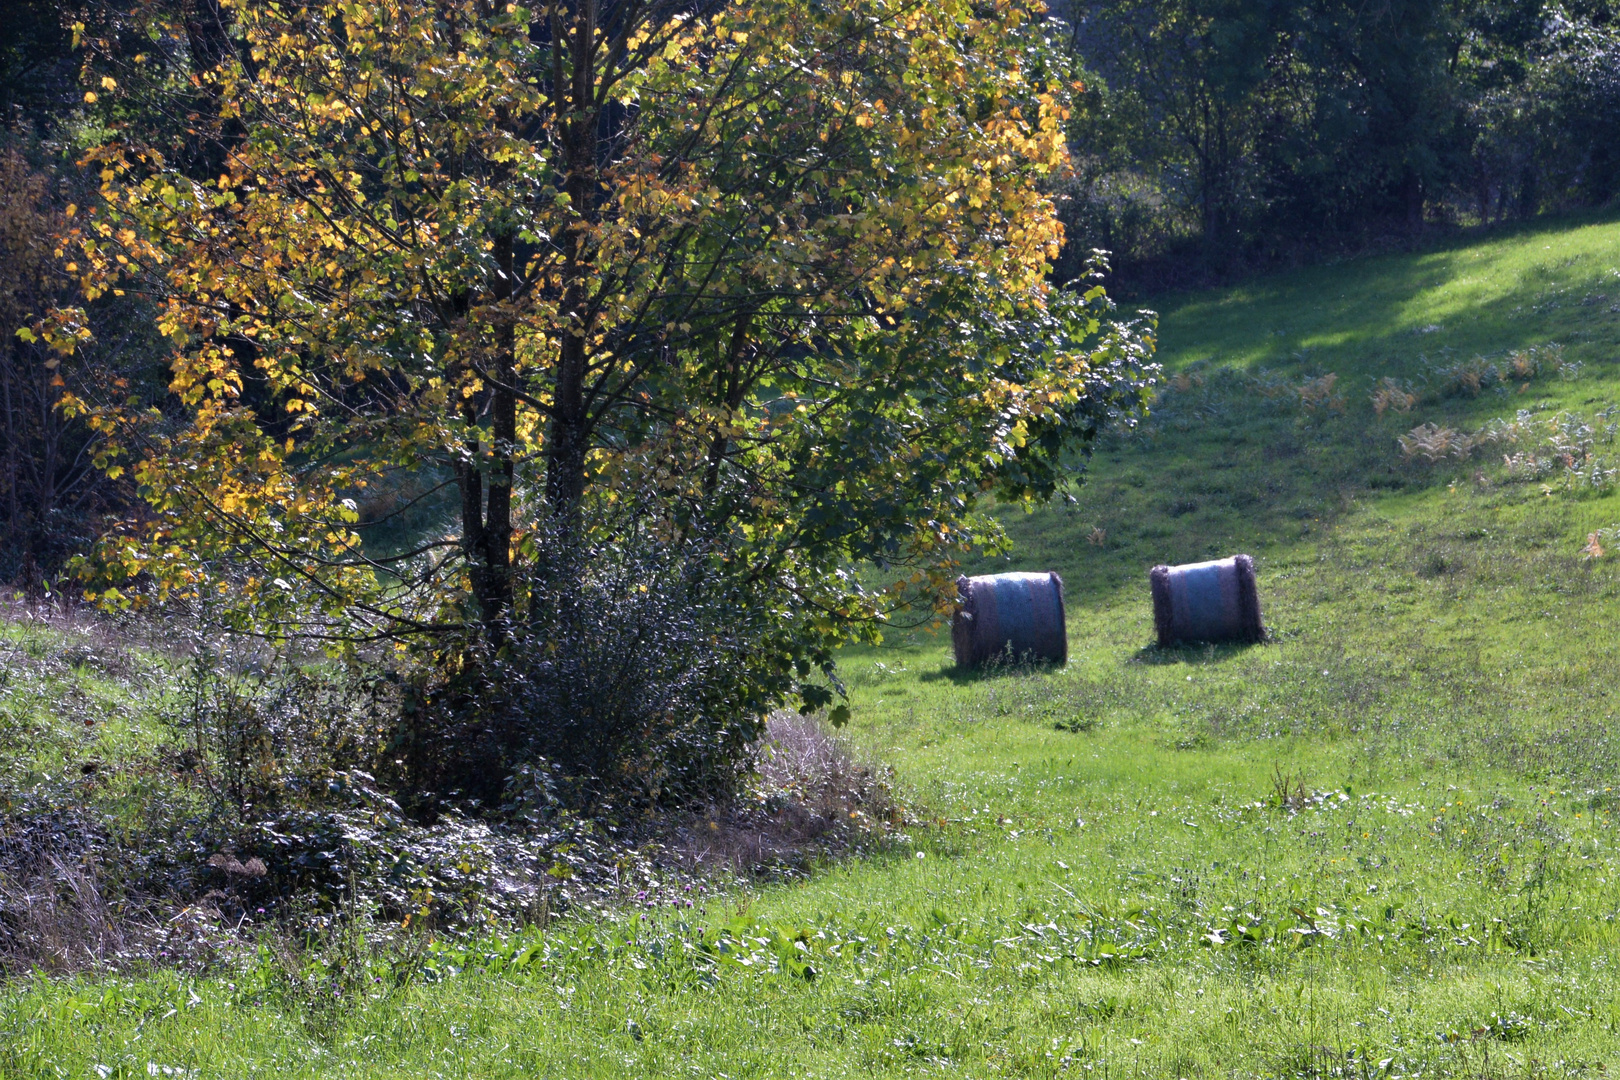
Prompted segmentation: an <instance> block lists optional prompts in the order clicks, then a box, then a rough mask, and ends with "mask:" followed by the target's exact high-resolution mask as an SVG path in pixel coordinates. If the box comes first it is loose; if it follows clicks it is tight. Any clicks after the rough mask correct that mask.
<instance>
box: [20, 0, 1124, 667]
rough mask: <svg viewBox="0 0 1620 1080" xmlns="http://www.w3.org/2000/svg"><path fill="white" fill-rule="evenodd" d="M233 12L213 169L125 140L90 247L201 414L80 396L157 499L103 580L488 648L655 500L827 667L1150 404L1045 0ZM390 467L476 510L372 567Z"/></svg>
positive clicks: (112, 459)
mask: <svg viewBox="0 0 1620 1080" xmlns="http://www.w3.org/2000/svg"><path fill="white" fill-rule="evenodd" d="M227 10H228V11H229V12H230V13H231V14H232V16H233V17H234V29H233V34H234V35H235V44H236V48H234V49H233V50H227V51H224V52H222V54H221V55H220V58H219V60H218V62H217V63H214V64H213V65H212V66H209V67H207V68H206V69H205V70H204V71H203V74H202V75H201V77H200V82H201V83H202V84H203V86H204V87H205V90H206V93H205V94H204V95H203V96H204V97H206V98H207V99H208V100H209V102H211V103H217V110H215V108H214V105H213V104H210V106H209V108H208V109H201V108H199V110H198V112H197V114H196V123H198V124H204V125H206V124H207V123H209V117H210V116H211V115H214V114H215V113H216V111H217V117H218V121H217V123H215V124H214V126H213V127H212V128H211V129H210V131H211V134H210V138H211V139H212V141H213V144H214V145H216V146H217V147H218V148H219V160H220V161H221V163H222V165H221V171H220V174H219V175H218V176H217V177H215V178H212V179H211V180H210V181H208V182H202V181H200V180H197V179H194V178H192V177H190V176H188V175H187V173H186V171H185V170H184V169H182V168H180V167H177V166H175V165H173V164H171V162H170V159H169V158H168V157H166V156H165V153H164V150H163V148H162V147H160V146H156V145H151V144H143V143H142V142H141V140H140V139H139V137H138V136H139V132H137V131H125V132H123V133H121V137H120V138H119V139H118V140H117V141H114V142H109V143H108V144H107V145H105V146H103V147H101V148H100V149H99V150H97V151H96V152H95V153H94V154H93V155H92V158H93V160H94V162H95V164H96V166H97V167H99V169H100V170H101V175H102V177H103V179H104V181H105V183H104V186H103V189H102V201H101V203H100V205H98V206H95V207H92V208H89V209H88V210H86V211H84V212H83V213H82V214H81V216H80V217H79V218H78V219H77V223H76V225H75V226H74V228H73V230H72V231H71V235H70V237H69V240H70V243H71V245H72V246H73V250H74V252H75V259H76V262H75V264H74V272H75V273H77V274H78V275H79V276H80V278H81V283H82V286H83V289H84V291H85V293H86V295H87V296H90V297H92V298H94V297H96V296H98V295H100V294H102V293H105V292H106V291H108V290H112V289H126V288H127V289H133V290H136V291H140V292H143V293H145V294H147V295H150V296H151V297H152V298H153V299H154V300H155V302H157V303H158V304H159V306H160V316H159V325H160V327H161V328H162V330H163V332H164V333H165V335H167V337H168V339H169V341H170V342H171V343H172V348H173V354H172V372H173V381H172V389H173V391H174V393H175V394H176V395H178V398H179V400H180V401H181V402H182V403H183V405H184V408H185V410H186V423H185V424H184V425H183V426H181V427H180V428H179V429H178V430H174V431H171V432H164V431H160V430H157V428H156V427H155V426H153V425H151V424H149V423H147V422H146V421H145V419H144V418H143V415H142V414H138V413H135V412H132V411H131V410H128V409H124V408H120V407H117V406H116V405H110V406H97V405H96V404H95V403H93V402H89V401H84V400H79V399H75V400H74V401H73V402H72V403H71V407H72V408H75V409H81V410H84V411H86V412H87V413H89V414H90V415H91V416H92V417H93V419H94V422H95V423H96V424H97V425H98V426H99V427H100V428H101V430H103V431H105V432H106V433H108V434H109V436H110V437H115V438H116V439H117V440H118V442H117V449H116V450H114V451H110V452H109V453H108V454H106V455H105V456H104V461H105V464H106V465H107V466H108V468H109V470H110V471H113V472H115V473H116V472H118V471H119V470H122V469H125V468H130V469H132V471H133V473H134V475H135V477H136V479H137V480H138V482H139V484H140V488H141V491H142V492H143V494H144V495H145V497H146V498H147V500H148V501H149V502H150V504H151V506H152V507H153V509H154V511H155V520H154V524H153V525H152V526H151V528H150V529H147V530H144V531H141V532H130V533H126V534H123V535H120V536H117V537H115V538H112V539H111V540H110V541H109V542H108V544H107V545H105V547H104V550H103V552H102V558H101V560H100V562H99V564H98V565H99V566H100V567H101V568H102V571H103V572H104V573H105V574H106V575H107V580H105V581H104V583H103V585H104V587H103V588H101V589H100V591H99V595H100V596H101V598H102V599H104V600H107V601H110V602H113V603H119V602H126V601H128V600H129V599H130V596H129V595H126V594H127V593H128V592H129V589H128V584H127V582H129V581H136V580H139V581H145V582H148V583H149V585H150V589H149V591H148V595H151V596H154V597H160V596H163V595H170V594H173V593H175V592H180V593H193V594H194V593H198V592H201V591H210V592H219V591H228V592H229V593H230V594H231V595H232V596H233V597H234V598H236V599H237V600H238V601H240V605H239V610H240V611H241V612H243V613H244V617H246V614H247V613H249V612H251V613H252V615H253V617H254V618H256V619H262V620H265V622H264V623H263V625H265V626H268V627H271V628H273V631H274V632H279V633H305V634H310V635H313V636H319V637H326V638H328V639H331V640H334V641H341V642H353V641H357V640H361V639H364V638H367V637H376V636H384V637H392V638H400V637H404V638H410V637H426V638H433V637H435V636H437V635H447V634H448V635H462V636H463V637H465V635H468V634H472V635H474V636H476V637H477V639H478V640H479V641H481V642H482V643H483V644H484V646H486V647H487V648H489V649H493V650H495V651H497V652H499V651H500V650H503V649H510V648H514V647H518V646H519V645H520V644H521V643H522V642H524V641H525V634H526V627H527V626H529V625H530V623H531V622H532V619H533V616H534V615H535V611H534V610H533V607H534V604H535V602H536V600H535V597H536V596H537V595H540V593H541V592H543V593H545V594H546V595H552V594H554V593H555V591H556V589H555V582H549V583H548V584H547V585H546V587H545V589H543V590H539V591H537V590H536V589H534V588H532V587H531V586H532V584H533V582H534V581H535V577H534V575H535V574H536V573H537V572H539V571H540V570H543V569H544V567H545V566H547V565H551V564H553V563H555V564H556V565H564V564H566V565H574V563H573V562H571V561H570V560H568V559H561V560H556V559H552V558H551V554H550V552H551V548H552V547H553V546H554V545H555V544H556V543H558V542H559V540H558V538H559V537H561V538H563V540H562V541H561V542H565V543H566V542H573V541H577V542H581V543H584V542H585V541H586V540H587V539H590V540H591V542H597V541H602V540H606V541H611V537H606V538H604V537H601V536H596V535H594V534H593V533H592V530H593V529H595V528H598V526H597V525H596V524H593V523H595V522H598V521H600V520H605V519H604V518H603V516H602V515H598V514H595V513H594V509H595V508H600V507H603V506H608V505H611V504H613V503H614V502H615V501H618V500H621V499H624V498H626V497H628V496H630V495H632V494H633V495H634V501H635V503H636V505H637V506H638V508H639V509H640V512H641V515H642V516H643V517H647V516H651V517H652V518H654V519H656V531H657V532H658V534H659V535H660V536H661V537H662V538H663V539H662V542H665V543H669V544H674V545H677V546H678V545H679V544H682V543H686V542H698V541H701V542H702V543H703V544H705V545H708V546H707V547H706V548H705V550H709V551H715V550H719V551H722V552H723V555H722V556H720V557H719V560H718V562H717V564H716V566H717V570H716V572H721V573H725V574H728V575H732V576H733V577H734V579H735V580H737V581H743V582H747V583H750V584H751V587H752V588H754V589H755V591H756V592H757V593H758V594H759V595H764V596H771V597H776V598H779V600H780V603H781V618H780V620H779V621H780V623H781V624H782V625H783V626H791V627H792V628H793V632H792V633H791V634H784V636H782V637H780V638H779V639H775V640H771V641H765V642H762V643H761V644H760V648H761V649H762V650H763V652H765V653H766V654H769V657H770V659H769V662H770V663H772V664H775V665H777V666H778V667H780V666H781V665H783V664H788V665H789V666H790V667H791V668H792V669H793V670H797V671H798V672H799V674H800V677H801V678H802V677H803V676H804V674H805V673H806V672H807V670H808V669H807V668H806V666H805V664H804V658H805V656H806V655H807V654H813V655H814V657H815V658H816V659H817V660H818V661H819V662H820V663H822V664H823V665H824V666H830V662H831V661H830V655H829V654H828V653H827V651H826V647H827V645H828V643H830V642H833V641H836V640H838V639H840V638H841V637H842V636H844V635H847V634H850V633H858V632H862V628H867V630H868V631H869V630H870V629H871V628H874V627H875V626H876V625H877V623H878V621H879V620H880V617H881V615H882V611H883V601H882V599H881V598H880V597H877V596H874V595H872V594H870V593H869V592H868V591H866V590H865V589H864V588H863V587H862V586H861V585H860V584H859V580H858V578H857V576H856V575H854V574H852V573H851V572H850V570H851V568H852V567H853V566H855V565H856V564H859V563H862V562H871V561H876V562H880V563H882V564H884V565H887V566H889V567H891V568H900V569H901V570H902V571H903V573H902V575H901V576H906V575H910V574H912V573H915V574H916V575H918V576H917V579H916V580H920V581H932V582H934V583H936V584H938V583H941V582H943V581H944V580H945V579H946V577H947V576H948V573H949V567H950V564H951V560H952V559H953V558H954V557H956V556H959V555H960V554H961V553H963V552H964V551H965V550H968V549H970V548H972V547H973V546H974V545H992V546H993V545H994V544H996V543H997V542H998V540H999V533H998V531H997V530H996V528H995V526H994V524H993V522H992V521H990V519H988V518H987V517H985V516H984V515H983V514H981V513H980V512H979V502H980V500H981V499H982V497H983V496H984V495H986V494H987V493H992V492H995V493H998V494H999V495H1001V496H1002V497H1007V498H1020V499H1039V498H1045V497H1049V496H1050V495H1051V494H1053V493H1054V492H1055V491H1056V490H1057V488H1058V487H1059V485H1060V484H1061V483H1063V482H1064V479H1065V478H1066V477H1067V476H1069V475H1072V473H1073V470H1074V467H1075V466H1076V465H1077V463H1078V460H1079V459H1078V457H1077V454H1078V452H1080V451H1083V449H1084V447H1085V445H1086V443H1087V441H1088V440H1089V439H1091V438H1092V437H1093V436H1094V435H1095V434H1096V432H1097V431H1098V429H1099V427H1100V425H1102V424H1103V423H1105V422H1107V421H1108V420H1109V419H1111V418H1113V417H1117V416H1124V415H1127V414H1129V413H1131V412H1132V411H1133V410H1134V409H1136V408H1138V407H1140V405H1141V403H1142V401H1143V394H1144V387H1145V379H1146V376H1147V375H1148V367H1147V359H1148V356H1149V353H1150V351H1151V346H1152V337H1151V333H1149V332H1145V331H1142V330H1139V329H1137V328H1134V327H1132V326H1129V325H1120V324H1116V323H1115V322H1113V321H1112V320H1111V319H1110V317H1109V314H1108V307H1107V300H1106V298H1105V297H1104V296H1103V294H1102V291H1101V289H1100V288H1095V287H1094V288H1091V289H1089V290H1088V291H1086V292H1084V293H1073V292H1061V291H1056V290H1053V289H1052V288H1051V287H1050V286H1049V285H1048V284H1047V282H1046V280H1045V273H1046V270H1047V268H1048V266H1049V263H1050V261H1051V260H1052V258H1053V257H1054V256H1055V255H1056V252H1057V248H1058V245H1059V243H1060V241H1061V229H1060V227H1059V226H1058V225H1057V222H1056V218H1055V216H1054V213H1053V208H1052V204H1051V201H1050V199H1049V198H1048V197H1047V196H1046V195H1045V194H1044V193H1043V185H1044V184H1046V183H1047V182H1048V181H1049V179H1050V178H1052V177H1053V176H1055V175H1056V174H1057V173H1059V172H1060V171H1061V170H1062V169H1063V168H1064V166H1065V162H1066V149H1065V146H1064V138H1063V122H1064V120H1065V118H1066V99H1067V97H1068V95H1069V93H1070V90H1071V86H1070V76H1069V73H1068V71H1067V68H1066V67H1065V64H1064V61H1063V58H1062V52H1061V49H1060V48H1057V47H1056V46H1055V45H1054V43H1053V41H1052V40H1051V39H1050V36H1049V31H1050V29H1051V27H1050V25H1049V24H1045V23H1043V22H1041V21H1040V19H1039V17H1038V12H1037V10H1036V8H1035V7H1034V6H1033V5H1032V4H1031V3H1027V2H1026V0H1002V2H999V3H997V4H996V5H995V6H994V7H993V8H992V7H989V6H983V7H981V6H979V5H974V4H970V3H967V2H965V0H947V2H944V3H939V2H933V0H929V2H905V0H901V2H895V0H860V2H854V3H848V4H842V5H825V4H822V3H820V2H817V0H788V2H784V3H773V4H768V5H758V6H753V5H748V4H742V3H729V4H728V3H721V2H719V0H709V2H698V3H693V2H691V0H682V2H679V3H677V2H674V0H573V2H568V3H563V2H556V3H549V4H544V5H541V6H538V7H536V8H533V9H527V8H523V7H518V6H515V5H500V4H493V3H488V2H484V0H463V2H456V3H451V2H437V3H435V2H428V0H384V2H381V3H368V4H353V3H348V2H344V3H337V2H329V3H321V4H311V5H308V6H305V7H298V8H289V7H284V6H282V5H278V4H272V3H267V2H256V0H255V2H249V0H240V2H238V3H235V4H232V5H230V6H229V7H228V8H227ZM104 92H106V93H115V92H116V81H115V80H113V79H112V78H111V77H108V79H107V85H106V86H105V88H104ZM77 320H78V314H77V313H76V312H74V311H73V310H70V309H64V310H62V311H59V312H58V313H57V314H56V316H55V318H54V319H53V321H52V322H51V325H50V327H49V333H50V336H51V340H52V341H53V342H55V343H56V344H57V345H58V346H59V347H62V348H65V349H67V348H72V347H73V346H74V342H75V340H76V339H78V338H81V337H82V335H83V331H82V327H81V326H80V325H79V323H78V321H77ZM401 473H404V474H408V475H411V476H416V477H422V476H429V475H443V476H445V477H447V479H446V480H445V484H446V485H448V486H449V487H451V488H453V489H454V492H455V495H456V498H455V500H454V501H455V503H456V510H455V513H454V522H453V524H447V527H446V528H444V529H442V530H438V531H432V532H429V533H428V534H426V535H423V536H422V537H421V538H420V542H419V543H417V544H415V545H414V546H411V547H410V548H409V549H408V550H404V551H398V552H394V553H392V554H384V553H381V552H379V551H378V550H377V545H376V544H369V545H368V542H367V533H368V530H370V529H371V528H374V527H375V526H376V524H377V523H376V522H374V521H367V520H364V519H362V517H361V515H360V512H359V509H358V502H359V500H361V499H362V498H363V497H364V492H365V490H366V489H367V487H368V485H375V484H378V483H382V482H385V481H387V480H388V478H389V477H391V476H397V475H399V474H401ZM608 517H609V518H611V515H608ZM569 538H572V541H571V540H570V539H569ZM716 545H718V547H717V546H716ZM772 602H773V603H774V602H776V601H772ZM762 662H763V661H762ZM799 689H800V690H801V691H806V690H807V688H806V686H804V685H801V686H800V687H799ZM807 692H810V693H811V694H812V695H813V696H814V695H815V694H816V693H817V691H815V690H814V689H810V690H808V691H807ZM821 695H822V697H824V696H825V694H824V691H823V692H821Z"/></svg>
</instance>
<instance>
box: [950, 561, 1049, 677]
mask: <svg viewBox="0 0 1620 1080" xmlns="http://www.w3.org/2000/svg"><path fill="white" fill-rule="evenodd" d="M956 591H957V593H958V594H959V595H960V596H961V606H960V607H958V608H957V611H956V616H955V618H953V619H952V620H951V644H952V646H953V647H954V648H955V650H956V663H957V666H958V667H965V668H968V667H978V666H979V665H980V664H983V663H985V662H986V661H988V660H991V659H993V658H995V657H999V656H1005V655H1007V653H1008V650H1009V649H1010V650H1011V652H1012V656H1013V658H1014V659H1015V660H1026V659H1034V660H1049V661H1051V662H1052V663H1054V664H1063V663H1066V662H1067V661H1068V659H1069V632H1068V628H1067V627H1066V626H1065V625H1064V623H1063V579H1062V578H1060V577H1058V576H1057V574H1055V573H1051V572H1048V573H1045V574H990V575H987V576H985V577H960V578H957V579H956Z"/></svg>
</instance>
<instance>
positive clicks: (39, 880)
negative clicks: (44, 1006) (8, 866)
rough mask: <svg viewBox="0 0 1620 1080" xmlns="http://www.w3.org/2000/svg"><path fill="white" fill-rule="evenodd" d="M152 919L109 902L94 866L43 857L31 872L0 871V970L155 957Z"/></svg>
mask: <svg viewBox="0 0 1620 1080" xmlns="http://www.w3.org/2000/svg"><path fill="white" fill-rule="evenodd" d="M164 936H165V935H164V932H163V930H162V929H161V928H160V927H159V926H158V925H157V924H156V923H155V922H154V921H151V920H148V919H144V918H141V917H140V915H138V914H136V913H132V912H130V911H128V910H126V909H125V906H124V905H122V904H120V903H118V902H116V901H114V900H112V899H110V898H109V897H108V895H107V891H106V889H105V887H104V886H103V882H102V877H101V875H100V874H99V873H98V872H97V867H96V864H95V863H94V862H93V861H91V862H87V863H80V862H78V861H75V860H71V859H64V858H62V857H60V856H57V855H54V854H50V855H45V856H44V857H43V858H42V860H41V862H40V865H38V866H37V867H36V868H35V869H34V870H33V871H32V872H27V873H24V874H22V875H18V876H14V875H12V874H8V873H5V872H3V871H0V971H3V972H5V973H7V974H22V973H24V972H29V971H42V972H48V973H50V974H53V975H62V974H69V973H72V972H77V971H87V970H105V969H107V968H115V967H120V966H123V965H125V964H127V963H129V962H131V961H133V960H135V959H137V958H144V957H149V956H151V955H153V954H154V953H155V952H157V951H158V948H159V943H160V942H161V941H162V940H163V938H164Z"/></svg>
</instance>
